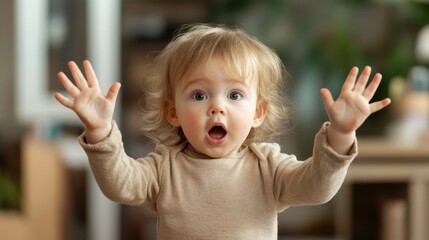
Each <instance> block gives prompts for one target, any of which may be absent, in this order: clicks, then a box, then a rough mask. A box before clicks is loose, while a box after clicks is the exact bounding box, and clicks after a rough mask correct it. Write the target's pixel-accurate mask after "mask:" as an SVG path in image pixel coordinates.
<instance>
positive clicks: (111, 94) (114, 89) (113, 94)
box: [106, 82, 121, 102]
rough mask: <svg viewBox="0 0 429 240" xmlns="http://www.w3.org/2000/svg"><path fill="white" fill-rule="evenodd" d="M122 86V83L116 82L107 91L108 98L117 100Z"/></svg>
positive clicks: (113, 100)
mask: <svg viewBox="0 0 429 240" xmlns="http://www.w3.org/2000/svg"><path fill="white" fill-rule="evenodd" d="M120 88H121V84H120V83H119V82H115V83H114V84H113V85H112V86H111V87H110V88H109V91H108V92H107V95H106V98H107V99H108V100H109V101H112V102H116V98H117V97H118V93H119V89H120Z"/></svg>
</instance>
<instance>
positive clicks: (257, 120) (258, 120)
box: [252, 100, 267, 128]
mask: <svg viewBox="0 0 429 240" xmlns="http://www.w3.org/2000/svg"><path fill="white" fill-rule="evenodd" d="M266 115H267V102H266V101H264V100H261V101H258V105H257V106H256V112H255V116H254V117H253V124H252V127H253V128H257V127H259V126H261V124H262V123H263V122H264V119H265V116H266Z"/></svg>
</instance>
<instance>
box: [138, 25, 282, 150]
mask: <svg viewBox="0 0 429 240" xmlns="http://www.w3.org/2000/svg"><path fill="white" fill-rule="evenodd" d="M212 57H220V58H221V59H222V61H224V62H225V66H228V67H229V68H230V70H232V71H235V72H234V73H235V74H240V75H241V77H249V74H251V75H252V77H253V78H254V79H256V80H257V86H258V102H259V103H263V104H265V107H266V116H265V119H264V121H263V123H262V125H261V126H259V127H258V128H252V130H251V131H250V133H249V136H248V137H247V139H246V141H245V143H244V144H248V143H250V142H254V141H262V140H265V141H266V140H269V139H271V138H272V137H274V136H277V135H280V134H283V133H284V132H285V131H286V130H287V129H288V128H289V124H290V120H289V111H288V108H287V104H286V98H285V97H284V96H283V92H282V86H283V73H284V72H285V71H284V66H283V64H282V62H281V60H280V58H279V57H278V56H277V54H275V53H274V51H272V50H271V49H270V48H268V47H267V46H266V45H264V44H262V43H261V42H260V41H258V40H257V39H256V38H254V37H251V36H249V35H247V34H246V33H244V32H243V31H241V30H239V29H231V28H226V27H224V26H209V25H193V26H185V27H184V28H182V29H181V30H180V32H179V33H178V34H177V35H176V37H175V38H174V39H173V40H172V41H171V42H170V43H169V44H168V45H167V46H166V47H165V48H164V50H163V51H161V52H160V54H159V55H158V56H157V58H156V60H155V62H154V64H153V66H151V74H150V76H149V77H146V78H145V79H144V84H143V90H144V94H143V98H142V100H143V101H142V102H141V103H142V106H141V107H142V112H141V113H142V120H143V121H142V130H143V133H144V135H145V136H147V137H148V138H150V139H151V140H153V141H154V142H155V143H162V144H166V145H175V144H178V143H181V142H183V141H186V137H185V136H184V134H183V132H182V130H181V128H180V127H174V126H172V125H171V124H170V123H169V122H168V120H167V115H166V111H165V110H166V107H167V104H169V103H170V104H171V103H173V102H174V89H175V87H176V86H177V84H178V83H179V82H180V81H181V80H182V79H183V78H184V77H185V76H186V74H189V73H190V72H191V71H192V69H194V68H195V67H197V66H198V65H199V64H201V62H204V61H207V60H208V59H210V58H212Z"/></svg>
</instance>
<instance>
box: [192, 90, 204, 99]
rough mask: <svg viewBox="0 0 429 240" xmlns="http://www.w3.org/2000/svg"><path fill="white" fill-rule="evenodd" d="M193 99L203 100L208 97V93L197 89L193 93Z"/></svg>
mask: <svg viewBox="0 0 429 240" xmlns="http://www.w3.org/2000/svg"><path fill="white" fill-rule="evenodd" d="M192 99H194V100H197V101H203V100H206V99H207V95H206V94H205V93H203V92H200V91H197V92H194V93H192Z"/></svg>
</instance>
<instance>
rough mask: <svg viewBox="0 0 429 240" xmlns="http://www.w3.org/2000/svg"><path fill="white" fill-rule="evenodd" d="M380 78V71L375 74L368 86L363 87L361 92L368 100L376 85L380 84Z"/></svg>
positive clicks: (372, 94) (375, 89)
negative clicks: (363, 89)
mask: <svg viewBox="0 0 429 240" xmlns="http://www.w3.org/2000/svg"><path fill="white" fill-rule="evenodd" d="M381 78H382V76H381V74H380V73H377V74H375V76H374V78H373V79H372V81H371V83H370V84H369V85H368V87H367V88H366V89H365V91H364V92H363V94H362V95H363V96H364V97H365V98H366V99H368V100H370V99H371V98H372V97H373V96H374V94H375V92H376V91H377V88H378V86H379V85H380V82H381Z"/></svg>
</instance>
